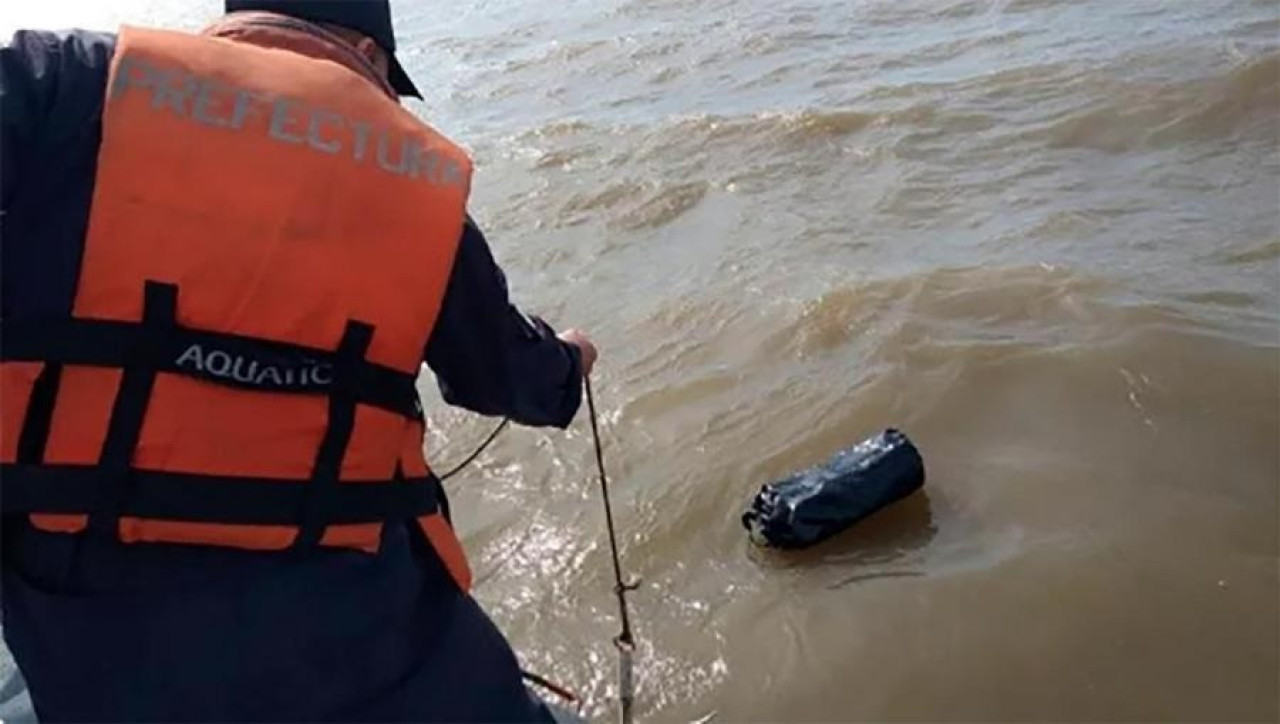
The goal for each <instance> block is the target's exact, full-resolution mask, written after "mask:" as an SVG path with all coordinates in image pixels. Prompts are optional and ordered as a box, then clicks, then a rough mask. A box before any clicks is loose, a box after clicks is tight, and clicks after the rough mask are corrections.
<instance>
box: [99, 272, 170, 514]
mask: <svg viewBox="0 0 1280 724" xmlns="http://www.w3.org/2000/svg"><path fill="white" fill-rule="evenodd" d="M143 295H144V297H143V298H144V302H143V310H142V325H141V326H142V329H143V331H144V334H143V335H142V336H140V337H139V338H138V339H137V343H136V344H135V346H134V347H133V349H131V350H130V354H129V359H128V361H127V362H126V363H125V365H124V373H123V376H122V377H121V380H120V387H119V388H118V389H117V390H116V398H115V401H114V402H113V403H112V406H111V418H110V422H108V423H107V435H106V439H105V440H104V441H103V443H102V456H101V458H100V459H99V460H98V469H99V470H100V471H101V473H102V480H103V485H102V489H101V490H100V494H101V496H102V497H101V500H100V501H99V503H98V505H97V506H95V509H94V511H93V513H91V514H90V515H89V529H90V530H93V531H96V532H100V533H108V532H109V533H111V534H113V535H114V533H115V530H116V521H117V519H118V518H119V511H120V509H121V507H122V506H123V505H124V502H125V500H127V499H128V497H129V496H130V493H131V490H130V489H131V488H132V487H133V486H132V483H133V479H132V476H131V475H130V474H129V473H130V468H131V467H132V462H133V451H134V448H136V447H137V446H138V436H139V435H140V434H141V433H142V422H143V420H144V419H145V418H146V415H147V405H148V404H149V403H150V402H151V390H152V389H153V388H154V387H155V382H156V364H155V363H156V361H157V356H156V354H155V352H156V348H157V347H160V346H161V345H162V344H163V340H164V339H166V338H167V337H168V335H169V334H170V333H171V332H172V331H173V329H174V328H175V327H176V325H177V315H178V288H177V287H176V286H174V285H172V284H160V283H158V282H151V281H148V282H147V283H146V287H145V289H144V291H143Z"/></svg>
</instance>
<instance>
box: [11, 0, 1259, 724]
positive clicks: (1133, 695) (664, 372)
mask: <svg viewBox="0 0 1280 724" xmlns="http://www.w3.org/2000/svg"><path fill="white" fill-rule="evenodd" d="M396 4H397V9H398V11H399V13H400V15H401V18H402V30H401V44H402V45H403V46H404V48H405V53H406V62H407V64H408V65H409V67H410V69H411V71H412V72H413V74H414V75H415V77H416V78H417V79H418V81H419V85H421V86H422V87H423V88H424V89H425V91H426V94H427V95H428V100H427V103H426V104H420V105H415V106H414V109H415V111H417V112H419V113H421V114H422V115H423V116H424V117H426V118H428V119H429V120H432V121H433V122H435V123H437V124H438V125H439V126H440V127H442V128H443V129H444V130H446V131H447V132H449V133H451V134H452V135H454V136H455V137H456V138H458V139H459V140H460V141H461V142H463V143H464V144H466V145H467V146H468V147H469V148H471V149H472V150H473V151H474V153H475V156H476V159H477V162H478V175H477V178H476V192H475V196H474V201H473V212H474V214H475V216H476V217H477V218H478V219H479V220H480V221H481V222H482V224H483V225H484V226H485V227H486V228H487V229H488V230H489V233H490V235H491V241H492V244H493V247H494V249H495V253H496V255H497V256H498V258H499V259H500V261H501V262H502V263H503V264H504V266H505V267H506V269H507V271H508V274H509V277H510V283H511V287H512V291H513V294H514V295H515V297H516V299H517V301H518V302H519V303H520V304H521V305H522V306H524V307H525V308H527V309H528V310H530V311H533V312H535V313H539V314H542V315H544V316H546V317H547V318H548V319H549V320H551V321H552V322H553V323H555V324H557V325H561V326H568V325H573V326H580V327H583V328H585V329H588V330H590V331H591V332H592V333H594V334H595V335H596V337H597V338H598V341H599V342H600V346H601V348H602V350H603V358H602V361H601V364H600V367H599V373H598V381H597V394H598V396H599V399H600V403H601V406H602V408H603V409H602V415H603V421H602V422H603V426H604V432H605V436H606V444H607V446H608V458H609V462H610V465H611V468H612V473H613V477H614V478H615V486H616V490H615V493H614V495H615V505H616V506H617V513H618V517H619V523H620V527H621V535H622V539H623V547H624V557H625V563H626V566H627V568H628V569H629V570H630V571H632V572H634V573H635V574H636V575H638V576H640V577H641V578H643V579H644V587H643V588H642V589H641V590H640V591H639V592H637V593H636V594H635V595H634V609H635V610H634V616H635V618H636V620H637V626H638V636H639V637H640V640H641V642H642V645H641V651H640V659H639V662H638V669H637V671H638V688H639V702H638V714H639V715H640V717H641V718H642V719H644V720H655V721H681V720H684V721H689V720H693V719H696V718H698V717H702V716H705V715H708V714H711V713H713V712H714V713H715V715H716V719H717V720H718V721H739V720H771V721H802V720H808V721H817V720H824V721H1031V720H1036V721H1041V720H1064V721H1065V720H1070V721H1084V720H1089V721H1122V720H1123V721H1138V720H1142V721H1149V720H1201V721H1228V720H1231V721H1237V720H1250V721H1253V720H1258V721H1274V720H1276V718H1277V716H1278V712H1277V706H1278V704H1277V701H1278V700H1280V654H1278V651H1280V624H1278V620H1280V606H1278V603H1277V599H1278V594H1277V591H1278V589H1277V577H1278V573H1280V565H1278V564H1280V552H1278V542H1277V530H1278V528H1280V519H1278V511H1277V487H1278V485H1280V143H1278V141H1280V5H1278V4H1277V3H1275V2H1269V1H1268V2H1258V1H1250V0H1198V1H1196V2H1190V1H1188V2H1158V1H1156V0H1126V1H1125V2H1106V1H1104V0H986V1H979V0H954V1H945V0H939V1H936V2H934V1H925V0H905V1H901V2H889V1H887V0H885V1H878V0H783V2H778V3H765V2H759V1H758V0H709V1H708V2H692V1H690V0H606V1H605V2H593V3H588V2H583V1H581V0H570V1H566V2H558V3H545V4H544V3H533V2H518V1H516V0H493V1H485V0H472V1H471V2H467V3H460V4H453V5H446V4H442V3H432V2H426V1H425V0H422V1H420V2H419V1H416V0H398V2H397V3H396ZM106 5H108V4H103V3H83V4H81V3H71V2H51V3H40V4H38V5H37V4H31V5H29V6H24V7H22V8H21V9H20V10H14V11H13V12H12V14H11V15H10V16H9V17H7V18H6V20H5V22H4V24H3V26H4V28H5V29H8V28H11V27H16V26H18V25H23V24H26V25H32V24H34V25H43V26H70V25H88V26H90V27H99V28H107V27H110V26H111V25H113V24H114V23H116V22H119V21H122V20H129V21H133V22H154V23H161V24H168V25H177V26H181V27H197V26H198V25H199V24H200V23H201V22H203V21H204V20H206V19H208V18H210V17H212V16H213V13H214V7H213V5H214V4H212V3H202V4H197V3H188V2H179V1H178V0H155V1H150V2H148V1H147V0H131V1H129V2H120V3H112V4H110V7H106ZM10 10H11V9H10V8H6V14H9V13H10ZM431 387H432V383H431V381H430V379H429V378H424V379H423V381H422V388H423V390H424V397H425V399H426V400H427V403H428V407H429V411H430V413H431V417H432V432H431V435H430V437H429V439H428V447H429V448H430V451H431V454H432V455H433V459H435V460H437V461H439V466H440V467H447V466H448V465H450V464H451V463H452V462H453V461H456V460H458V459H460V458H461V457H463V456H464V455H465V454H466V453H467V452H469V449H470V448H471V447H473V446H474V445H475V444H477V443H478V442H479V441H480V440H481V439H482V438H483V436H484V435H485V433H486V432H487V430H488V428H489V426H490V425H491V424H492V423H491V422H490V421H485V420H480V419H477V418H475V417H474V416H472V415H470V414H467V413H464V412H461V411H457V410H450V409H447V408H445V407H444V406H443V405H442V404H441V403H440V402H439V399H438V396H437V395H435V393H434V392H433V391H432V389H431ZM886 426H896V427H899V428H901V429H903V430H905V431H906V432H908V434H910V435H911V436H912V437H913V439H914V440H915V441H916V442H917V444H918V445H919V447H920V448H921V450H922V452H923V454H924V456H925V460H926V465H927V469H928V475H929V478H928V483H927V485H926V488H925V490H924V491H923V492H922V493H920V494H918V495H917V496H915V497H914V498H912V499H909V500H907V501H905V502H903V503H901V504H899V505H898V506H896V507H894V508H893V509H891V510H889V511H887V512H885V513H884V514H883V515H881V516H879V517H877V518H875V519H872V520H870V521H868V522H866V523H865V524H863V525H861V526H860V527H859V528H857V529H855V530H853V531H851V532H849V533H847V534H846V535H843V536H841V537H839V538H837V539H835V540H833V541H831V542H829V543H827V544H824V545H823V546H820V547H819V548H817V549H814V550H812V551H808V552H806V553H804V554H801V555H791V556H781V555H776V554H768V553H764V552H761V551H756V550H752V549H751V548H750V546H749V545H748V544H747V543H746V539H745V535H744V532H743V530H742V529H741V527H740V525H739V523H738V520H737V517H738V515H739V513H740V511H741V509H742V507H743V505H744V504H745V503H746V501H747V500H748V499H749V498H750V496H751V494H752V493H753V492H754V491H755V489H756V488H757V487H758V486H759V485H760V484H762V483H763V482H765V481H767V480H769V479H770V478H772V477H775V476H779V475H783V474H785V473H787V472H789V471H792V470H794V469H796V468H799V467H802V466H806V465H808V464H811V463H814V462H817V461H819V460H821V459H823V458H825V457H826V456H827V455H829V454H830V453H832V452H834V451H835V450H837V449H839V448H840V447H842V446H845V445H848V444H851V443H853V442H855V441H857V440H859V439H861V438H863V437H865V436H867V435H869V434H871V433H873V432H875V431H877V430H878V429H880V428H882V427H886ZM589 443H590V438H589V432H588V428H587V427H586V425H585V420H584V419H583V418H582V417H580V418H579V420H578V421H577V423H576V424H575V425H574V427H573V428H572V429H571V430H570V431H569V432H568V433H567V434H562V433H559V432H554V431H539V430H527V429H512V430H509V431H508V432H507V433H505V434H504V435H503V436H502V437H501V438H500V439H499V441H498V442H497V443H496V444H495V445H494V446H493V447H492V448H491V449H490V451H489V452H487V453H486V454H485V455H484V456H482V457H481V458H480V460H479V462H478V463H477V464H476V465H475V466H473V467H472V468H471V469H469V470H468V472H466V473H465V474H463V475H461V476H459V477H458V478H455V479H454V480H452V481H451V482H450V485H449V488H450V492H451V494H452V498H453V501H454V508H455V515H456V517H457V519H458V521H459V523H460V527H461V529H462V532H463V533H464V535H465V543H466V545H467V548H468V549H469V551H470V554H471V556H472V560H473V563H474V566H475V568H476V571H477V576H478V578H479V585H478V590H477V595H478V597H479V599H480V600H481V601H482V602H483V604H484V605H485V606H486V607H487V608H488V609H489V610H490V611H491V612H492V614H493V615H494V617H495V618H496V620H497V621H498V622H499V623H500V625H501V626H502V628H503V629H504V630H505V631H506V632H507V634H508V635H509V637H510V639H511V641H512V643H513V644H514V645H515V647H516V648H517V650H518V651H519V652H520V655H521V657H522V659H523V660H524V661H525V663H526V664H527V665H528V666H530V667H531V668H533V669H534V670H536V671H539V672H541V673H543V674H545V675H547V676H549V677H551V678H553V679H556V680H558V681H561V682H563V683H565V684H567V685H569V686H570V687H571V688H574V689H577V690H579V691H580V692H582V693H583V694H585V695H586V696H587V698H588V700H589V706H588V711H589V712H591V713H593V714H595V715H598V716H607V715H609V713H610V707H611V706H612V701H611V696H612V693H613V686H614V680H613V662H614V658H613V651H612V648H611V647H610V645H609V643H608V640H609V637H610V636H612V635H613V634H614V633H615V632H616V626H617V621H616V611H615V609H614V604H613V600H612V596H611V591H610V586H611V580H610V572H609V567H608V566H609V564H608V560H607V556H606V551H607V543H606V539H605V537H604V532H603V523H602V518H603V516H602V513H601V509H600V502H599V499H598V496H597V493H596V489H595V487H594V484H593V481H592V472H593V468H592V465H593V459H592V457H591V451H590V445H589Z"/></svg>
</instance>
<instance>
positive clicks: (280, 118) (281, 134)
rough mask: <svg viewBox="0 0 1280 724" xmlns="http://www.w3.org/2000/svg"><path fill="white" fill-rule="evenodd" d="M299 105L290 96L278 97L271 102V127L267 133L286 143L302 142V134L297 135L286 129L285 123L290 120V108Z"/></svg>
mask: <svg viewBox="0 0 1280 724" xmlns="http://www.w3.org/2000/svg"><path fill="white" fill-rule="evenodd" d="M295 105H297V101H294V100H292V99H290V98H284V97H281V98H277V99H275V101H273V102H272V103H271V128H270V130H268V131H267V133H269V134H271V137H272V138H274V139H276V140H277V141H284V142H285V143H302V136H295V135H293V134H291V133H289V132H288V131H286V130H285V128H284V127H285V124H286V123H289V122H290V116H289V108H290V106H295Z"/></svg>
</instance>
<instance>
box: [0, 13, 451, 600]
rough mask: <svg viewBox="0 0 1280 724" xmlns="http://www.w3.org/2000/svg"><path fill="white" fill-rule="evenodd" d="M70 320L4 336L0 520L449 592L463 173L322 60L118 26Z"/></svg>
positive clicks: (435, 137) (434, 137) (433, 141)
mask: <svg viewBox="0 0 1280 724" xmlns="http://www.w3.org/2000/svg"><path fill="white" fill-rule="evenodd" d="M107 83H108V87H107V91H106V104H105V108H104V111H103V119H102V145H101V149H100V151H99V156H98V171H97V179H96V187H95V190H94V196H93V205H92V211H91V214H90V219H89V230H88V234H87V238H86V240H85V247H84V257H83V263H82V267H81V271H80V277H79V283H78V287H77V290H76V297H75V304H74V310H73V314H72V316H71V317H70V318H64V319H45V320H22V319H19V320H5V322H4V324H3V329H2V330H0V333H2V334H3V347H2V351H3V356H4V364H3V367H2V368H0V371H2V382H3V388H2V395H3V400H2V407H3V428H2V429H0V433H2V435H0V437H2V438H3V440H2V445H0V456H2V460H3V463H4V467H3V471H2V472H0V481H2V483H3V491H2V493H3V498H2V500H3V506H4V511H5V513H22V514H30V515H31V520H32V523H33V524H34V525H35V526H37V527H39V528H41V529H43V530H46V531H55V532H65V533H78V532H81V531H84V530H86V529H89V530H93V531H98V532H104V531H105V532H106V533H108V534H111V535H118V537H119V538H120V539H121V540H123V541H125V542H169V543H189V544H205V545H217V546H230V547H236V548H249V549H260V550H282V549H288V548H295V549H305V548H310V547H314V546H340V547H349V548H358V549H362V550H366V551H374V550H376V549H377V546H378V542H379V539H380V535H381V529H382V525H383V524H384V523H385V522H387V521H393V520H413V519H416V520H417V521H418V522H419V524H420V525H421V527H422V529H423V531H424V532H425V534H426V535H427V537H428V538H429V539H430V541H431V543H432V545H433V546H434V547H435V549H436V550H437V552H438V553H439V554H440V556H441V558H442V560H443V561H444V562H445V565H446V567H448V568H449V570H450V572H451V573H452V574H453V576H454V578H455V579H456V580H457V581H458V583H459V585H460V586H461V587H462V588H463V589H464V590H465V589H467V588H468V587H469V583H470V572H469V570H468V567H467V563H466V559H465V557H464V556H463V554H462V550H461V547H460V545H459V544H458V541H457V539H456V538H455V537H454V534H453V532H452V530H451V528H450V526H449V524H448V523H447V521H446V520H445V519H444V518H443V516H442V515H441V512H440V509H439V506H438V501H439V499H440V492H439V484H438V481H437V480H436V478H435V477H434V476H433V475H432V473H431V472H430V469H429V467H428V466H427V463H426V460H425V457H424V454H423V450H422V438H423V417H422V411H421V407H420V403H419V400H418V396H417V391H416V389H415V379H416V376H417V373H418V370H419V368H420V365H421V360H422V355H423V350H424V349H425V347H426V343H427V339H428V337H429V336H430V335H431V331H432V328H433V327H434V325H435V322H436V317H437V315H438V313H439V309H440V304H441V301H442V298H443V296H444V290H445V286H446V284H447V281H448V278H449V274H450V270H451V267H452V265H453V258H454V254H455V252H456V248H457V243H458V239H459V237H460V234H461V231H462V226H463V223H464V220H465V214H466V200H467V195H468V192H469V186H470V179H471V162H470V160H469V159H468V157H467V156H466V154H465V153H464V152H463V151H461V150H460V149H459V148H457V147H456V146H455V145H453V144H452V143H450V142H449V141H448V140H447V139H445V138H444V137H443V136H441V135H440V134H438V133H436V132H435V131H433V130H432V129H430V128H428V127H426V126H425V125H423V124H422V123H421V122H420V121H418V120H417V119H416V118H415V117H414V116H413V115H412V114H410V113H409V112H408V111H406V110H404V109H402V108H400V107H399V106H398V105H397V104H396V103H395V102H394V101H393V100H391V99H390V98H388V97H387V96H386V95H384V94H383V93H382V92H381V91H380V90H379V89H378V88H377V87H376V86H374V85H373V84H371V83H369V82H368V81H367V80H366V79H364V78H362V77H360V76H359V75H358V74H356V73H354V72H353V71H351V70H349V69H347V68H345V67H343V66H341V65H339V64H337V63H333V62H328V61H324V60H318V59H314V58H308V57H305V56H303V55H299V54H296V53H292V52H288V51H282V50H274V49H269V48H262V47H257V46H253V45H248V44H244V43H237V42H233V41H229V40H224V39H217V38H209V37H200V36H193V35H187V34H182V33H175V32H167V31H159V30H149V29H138V28H124V29H123V30H122V31H121V32H120V34H119V38H118V44H117V47H116V51H115V57H114V58H113V60H112V63H111V70H110V74H109V76H108V81H107Z"/></svg>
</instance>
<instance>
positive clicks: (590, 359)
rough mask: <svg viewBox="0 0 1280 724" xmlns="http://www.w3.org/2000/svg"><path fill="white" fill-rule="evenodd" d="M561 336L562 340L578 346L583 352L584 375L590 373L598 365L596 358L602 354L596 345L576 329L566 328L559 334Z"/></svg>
mask: <svg viewBox="0 0 1280 724" xmlns="http://www.w3.org/2000/svg"><path fill="white" fill-rule="evenodd" d="M559 337H560V340H561V341H562V342H568V343H569V344H571V345H573V346H575V347H577V348H578V350H579V351H580V352H581V353H582V376H583V377H586V376H588V375H590V374H591V369H592V368H593V367H595V366H596V358H598V357H599V356H600V353H599V352H597V351H596V346H595V345H594V344H592V343H591V340H590V339H588V338H587V335H586V334H585V333H583V332H580V331H578V330H576V329H566V330H565V331H563V332H561V333H560V334H559Z"/></svg>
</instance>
